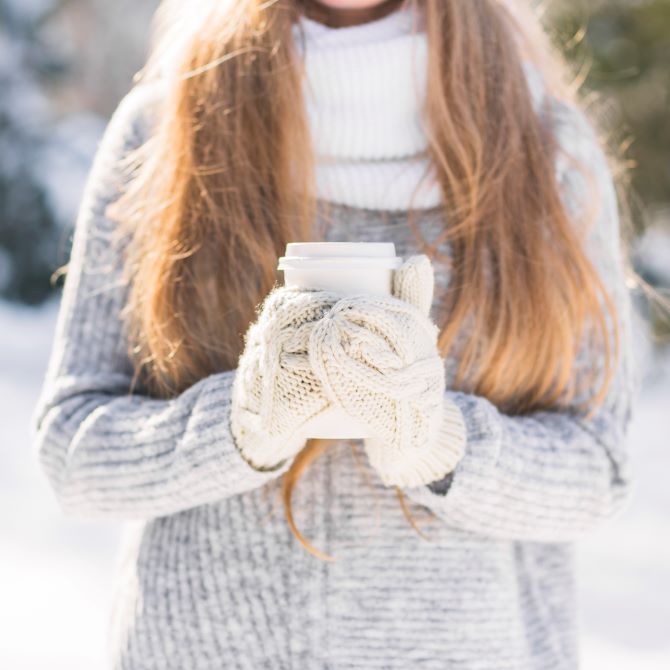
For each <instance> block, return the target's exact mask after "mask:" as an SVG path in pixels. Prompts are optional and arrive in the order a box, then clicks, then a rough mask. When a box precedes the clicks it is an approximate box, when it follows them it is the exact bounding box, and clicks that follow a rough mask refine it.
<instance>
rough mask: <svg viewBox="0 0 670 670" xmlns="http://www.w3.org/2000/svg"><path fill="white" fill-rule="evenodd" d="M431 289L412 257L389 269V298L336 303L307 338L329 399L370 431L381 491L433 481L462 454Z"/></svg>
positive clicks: (425, 270)
mask: <svg viewBox="0 0 670 670" xmlns="http://www.w3.org/2000/svg"><path fill="white" fill-rule="evenodd" d="M433 290H434V276H433V266H432V264H431V262H430V259H429V258H428V256H426V255H425V254H420V255H416V256H412V257H410V258H408V259H407V260H406V261H405V263H404V264H403V265H402V266H401V267H400V268H399V269H398V270H396V271H395V273H394V279H393V295H392V296H380V295H371V294H359V295H352V296H348V297H345V298H342V299H341V300H339V301H338V302H337V303H335V304H334V305H333V307H332V309H330V310H329V311H328V312H327V313H326V314H325V315H324V317H323V318H322V319H321V320H320V321H319V322H318V323H317V324H316V325H315V326H314V328H313V329H312V331H311V335H310V341H309V356H310V360H311V363H312V369H313V370H314V371H315V373H316V375H317V377H318V378H319V379H320V380H321V382H322V384H323V388H324V391H325V393H326V394H327V396H328V397H329V398H330V399H331V400H332V401H333V402H335V403H337V404H339V405H340V406H341V407H342V408H343V409H344V410H345V411H346V412H347V413H348V414H350V415H351V416H354V417H356V418H357V419H359V420H361V421H363V422H365V423H366V424H367V425H369V426H370V429H371V432H372V433H373V437H369V438H367V439H366V440H365V449H366V453H367V456H368V459H369V461H370V464H371V465H372V466H373V467H374V468H375V469H376V470H377V472H378V473H379V475H380V477H381V479H382V481H383V482H384V484H386V485H387V486H392V485H395V486H418V485H421V484H427V483H430V482H432V481H435V480H437V479H440V478H442V477H444V476H445V475H446V474H448V473H449V472H450V471H451V470H453V468H454V467H455V466H456V464H457V463H458V461H459V460H460V458H461V457H462V455H463V447H464V443H465V428H464V423H463V418H462V415H461V414H460V410H459V409H458V408H457V407H456V406H455V405H453V403H451V402H450V401H449V400H448V399H447V396H446V395H445V383H446V380H445V368H444V360H443V359H442V357H441V356H440V353H439V350H438V347H437V337H438V335H439V329H438V327H437V326H436V325H435V324H434V323H433V321H432V320H431V319H430V317H429V312H430V307H431V303H432V299H433Z"/></svg>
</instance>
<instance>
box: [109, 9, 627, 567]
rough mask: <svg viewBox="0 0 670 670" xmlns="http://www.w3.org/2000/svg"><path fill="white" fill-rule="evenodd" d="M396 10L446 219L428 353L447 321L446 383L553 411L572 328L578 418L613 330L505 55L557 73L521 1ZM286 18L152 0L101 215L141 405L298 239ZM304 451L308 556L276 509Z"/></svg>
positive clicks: (211, 341)
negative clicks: (138, 117)
mask: <svg viewBox="0 0 670 670" xmlns="http://www.w3.org/2000/svg"><path fill="white" fill-rule="evenodd" d="M301 1H304V0H301ZM409 1H410V2H413V3H416V4H417V5H418V8H419V9H420V10H421V11H422V12H423V17H424V19H425V29H426V32H427V39H428V47H429V57H428V80H429V85H428V87H427V90H428V93H427V97H426V100H425V108H424V121H425V128H426V133H427V136H428V140H429V155H430V158H431V159H432V160H431V163H432V166H433V169H434V176H435V178H436V179H437V180H438V181H439V184H440V186H441V190H442V194H443V199H444V205H445V208H446V210H445V211H446V216H445V228H444V232H443V235H442V240H436V241H434V243H433V244H432V245H429V244H427V243H426V244H425V245H424V251H425V252H426V253H428V254H429V255H432V256H436V255H437V246H438V245H439V243H440V242H441V241H443V240H448V241H449V243H450V245H451V248H452V249H453V260H452V265H451V270H452V276H451V279H450V285H449V290H448V292H447V296H446V300H445V303H444V305H443V310H442V313H441V314H440V323H439V324H438V325H440V326H441V332H440V337H439V345H440V349H441V352H442V354H443V355H444V356H446V355H447V354H448V353H449V352H450V351H451V350H452V346H453V344H454V342H455V338H456V335H457V334H458V332H459V331H460V330H461V328H462V327H463V326H464V324H465V323H466V322H467V324H468V328H471V333H472V335H471V336H470V337H468V338H467V339H466V343H465V346H464V348H463V349H462V351H459V352H458V356H459V366H458V374H457V375H456V379H455V380H454V384H453V387H454V388H458V389H461V390H466V391H468V392H473V393H477V394H480V395H483V396H485V397H486V398H488V399H490V400H491V401H492V402H494V403H496V404H497V405H498V406H499V407H501V408H502V409H503V410H504V411H507V412H509V413H522V412H528V411H532V410H536V409H541V408H548V407H551V406H556V405H557V404H560V403H561V402H566V401H567V400H568V399H569V398H570V397H571V395H574V393H575V391H576V389H574V388H572V387H571V383H570V379H571V370H572V366H573V364H574V361H575V358H576V355H577V347H578V345H579V343H580V342H581V341H582V337H583V336H585V334H586V333H590V335H591V336H592V337H594V338H597V339H599V340H600V342H601V344H602V346H603V348H604V351H605V359H606V365H605V369H604V374H603V375H602V377H601V379H600V383H599V386H597V387H593V386H591V388H597V392H596V393H594V394H593V395H592V397H591V398H590V399H589V407H590V408H591V410H593V408H594V407H595V406H597V405H598V403H599V402H601V401H602V399H603V397H604V394H605V392H606V389H607V387H608V384H609V383H610V381H611V376H612V373H613V365H612V363H613V360H614V358H615V356H616V353H617V349H618V334H617V329H616V325H617V318H616V314H615V312H614V308H613V304H612V301H611V299H610V297H609V295H608V291H607V290H606V287H604V286H603V285H602V283H601V280H600V278H599V275H598V273H597V272H596V270H595V269H594V267H592V265H591V263H590V262H589V260H588V258H587V254H586V252H585V250H584V247H583V239H584V233H585V230H586V228H587V221H586V219H585V220H584V221H583V222H579V223H580V225H576V223H577V222H575V221H574V220H573V219H572V218H571V217H570V216H569V213H568V211H567V209H566V207H565V203H564V202H563V200H562V197H561V193H560V191H559V184H558V182H557V178H556V174H555V165H556V163H555V160H556V152H557V151H558V150H559V147H558V146H557V140H556V137H555V135H554V132H553V129H552V125H551V123H547V122H546V120H545V121H543V120H542V118H541V116H540V115H538V113H537V111H536V109H535V108H534V105H533V100H532V96H531V92H530V90H529V87H528V83H527V77H526V74H525V73H524V70H523V66H522V61H523V60H524V59H529V58H530V59H532V60H533V61H534V62H535V63H536V64H537V66H538V67H539V68H540V69H541V71H542V72H543V73H544V75H545V81H546V86H547V90H548V91H549V92H550V96H547V99H549V98H550V97H553V98H554V99H565V100H566V101H567V100H570V98H571V97H573V94H574V92H573V91H571V90H570V89H569V88H568V86H567V84H566V83H565V82H566V81H567V72H568V71H567V67H566V66H565V64H564V62H563V61H562V59H561V58H560V57H559V56H557V55H556V54H554V52H553V51H552V49H551V47H550V46H549V43H548V40H547V39H546V37H545V35H544V33H543V31H542V29H541V27H540V24H539V21H538V20H537V17H535V16H534V15H533V14H532V13H531V11H530V10H528V11H527V12H526V14H525V15H521V14H517V13H516V12H517V11H521V10H519V8H518V6H519V5H521V4H522V3H519V2H517V3H514V5H515V7H516V9H514V10H512V9H511V8H510V7H511V5H510V6H508V5H507V4H506V3H504V2H501V1H500V0H469V1H468V2H458V1H456V0H409ZM186 4H188V7H187V8H186V7H184V5H186ZM299 11H300V8H299V1H298V0H198V2H193V3H182V2H179V1H175V0H164V2H163V3H162V6H161V7H160V9H159V12H158V14H157V33H156V34H157V38H156V41H155V43H154V47H153V50H152V55H151V57H150V59H149V61H148V63H147V66H146V68H145V69H144V71H143V72H142V73H141V77H140V78H141V79H145V80H151V79H158V80H160V81H161V82H162V84H161V85H162V86H163V90H164V94H163V95H162V96H161V98H160V103H159V105H158V107H157V110H156V111H157V114H156V116H155V124H154V126H153V131H152V134H151V137H150V139H149V140H148V141H147V142H146V143H145V144H144V145H143V146H142V147H141V148H140V149H139V150H138V152H137V154H136V155H135V157H134V165H135V168H136V174H135V175H134V178H133V179H132V180H131V182H130V185H129V187H128V189H127V191H126V193H125V195H124V197H123V198H122V199H121V200H120V201H119V202H118V203H117V207H116V213H117V216H118V217H119V218H120V220H121V221H122V222H123V224H124V228H126V229H129V230H130V231H131V233H132V242H131V244H130V245H129V247H128V254H127V263H126V268H127V271H128V276H129V278H131V279H132V284H131V290H130V293H129V300H128V304H127V309H126V312H125V314H126V316H127V318H128V322H129V335H130V352H131V354H132V356H133V359H134V361H135V364H136V370H137V376H138V378H142V379H143V380H144V381H145V383H146V385H147V388H148V389H149V390H150V392H151V393H153V394H155V395H156V396H158V397H170V396H173V395H175V394H178V393H179V392H181V391H183V390H184V389H186V388H187V387H189V386H190V385H192V384H193V383H195V382H196V381H198V380H199V379H202V378H203V377H205V376H207V375H209V374H212V373H215V372H219V371H223V370H229V369H233V368H234V367H235V366H236V364H237V359H238V357H239V355H240V353H241V351H242V346H243V334H244V332H245V331H246V329H247V327H248V325H249V323H250V322H251V320H252V319H253V318H254V314H255V307H256V306H257V305H258V303H259V302H260V301H261V300H262V298H263V297H264V296H265V295H266V294H267V293H268V291H269V290H271V288H272V287H273V286H274V285H275V283H277V282H279V280H280V277H279V276H278V273H277V270H276V259H277V256H279V255H281V254H282V253H283V251H284V247H285V245H286V243H287V242H289V241H295V240H309V239H313V237H314V234H315V233H314V230H313V225H312V222H313V220H314V216H315V211H316V209H315V206H316V204H315V198H314V176H313V164H312V161H313V154H312V146H311V140H310V136H309V133H308V130H307V123H306V119H305V116H304V112H303V105H302V104H301V102H302V79H301V78H302V75H303V70H302V68H301V60H300V58H299V57H298V56H297V51H296V49H295V44H294V41H293V38H292V32H291V26H292V25H293V22H294V21H295V20H296V18H297V16H298V13H299ZM548 118H550V116H549V117H548ZM595 200H596V199H595V198H594V201H595ZM591 215H593V212H591ZM591 220H592V219H591ZM447 222H448V224H447ZM410 225H412V224H410ZM539 259H541V262H539ZM472 305H476V306H477V307H476V309H472ZM608 320H611V322H612V324H613V325H614V337H613V341H610V336H609V333H610V330H609V327H608ZM323 450H324V445H323V443H320V442H318V441H310V442H309V443H308V445H307V446H306V448H305V449H304V450H303V452H302V453H301V454H300V455H299V457H298V458H296V459H295V461H294V463H293V465H292V467H291V469H290V470H289V471H288V472H287V473H285V476H284V490H283V494H284V501H285V505H286V512H287V516H288V519H289V523H291V527H292V529H293V531H294V533H295V534H296V535H297V537H298V539H299V540H300V541H301V542H302V543H303V545H304V546H306V547H307V548H308V549H309V550H310V551H312V553H315V554H316V555H319V556H321V557H322V558H323V557H324V555H323V554H321V553H320V552H318V551H317V550H315V549H313V548H312V547H311V546H308V545H307V543H306V542H305V540H304V538H303V537H302V535H301V534H300V533H299V531H297V529H296V528H295V526H294V525H293V523H292V515H291V509H290V500H291V491H292V487H293V484H294V483H295V481H296V480H297V479H298V477H299V476H300V474H301V473H302V472H303V471H304V469H305V467H306V466H307V465H308V464H309V462H311V461H312V460H313V458H315V457H316V456H318V454H320V453H321V452H322V451H323ZM397 492H398V494H399V495H400V500H401V503H402V502H403V499H402V494H401V492H400V491H399V489H397ZM403 509H405V508H404V507H403ZM415 527H416V526H415ZM328 558H329V557H328Z"/></svg>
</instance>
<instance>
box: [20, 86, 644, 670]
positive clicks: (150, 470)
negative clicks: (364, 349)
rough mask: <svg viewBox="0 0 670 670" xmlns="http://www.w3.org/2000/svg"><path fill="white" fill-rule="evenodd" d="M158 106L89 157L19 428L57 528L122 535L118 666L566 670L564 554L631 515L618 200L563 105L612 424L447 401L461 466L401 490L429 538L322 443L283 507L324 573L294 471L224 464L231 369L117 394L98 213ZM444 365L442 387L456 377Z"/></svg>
mask: <svg viewBox="0 0 670 670" xmlns="http://www.w3.org/2000/svg"><path fill="white" fill-rule="evenodd" d="M150 101H151V93H150V92H149V89H148V88H146V87H143V86H140V87H138V88H136V89H135V90H134V91H132V92H131V93H130V94H129V95H128V96H127V97H126V98H125V99H124V101H123V102H122V104H121V105H120V107H119V108H118V110H117V112H116V113H115V115H114V117H113V119H112V121H111V122H110V124H109V126H108V129H107V132H106V134H105V137H104V140H103V142H102V145H101V146H100V148H99V151H98V155H97V158H96V160H95V164H94V167H93V170H92V172H91V175H90V178H89V181H88V186H87V189H86V193H85V197H84V200H83V203H82V207H81V213H80V216H79V218H78V221H77V225H76V229H75V233H74V238H73V248H72V256H71V262H70V266H69V272H68V274H67V278H66V281H65V285H64V289H63V296H62V305H61V308H60V313H59V318H58V322H57V328H56V334H55V340H54V344H53V350H52V353H51V358H50V363H49V368H48V372H47V376H46V379H45V382H44V386H43V389H42V393H41V396H40V399H39V402H38V405H37V407H36V408H35V411H34V419H33V425H34V431H35V449H36V450H37V453H38V455H39V461H40V463H41V466H42V468H43V471H44V472H45V473H46V476H47V477H48V478H49V480H50V482H51V485H52V486H53V489H54V491H55V493H56V495H57V497H58V500H59V502H60V504H61V506H62V509H63V510H64V512H65V513H67V514H71V515H77V516H81V517H95V518H107V519H128V520H130V519H132V520H135V521H136V522H135V523H133V524H129V525H128V534H127V536H126V542H125V543H124V547H123V561H122V568H121V570H120V574H119V575H118V583H117V589H116V599H115V605H114V612H113V616H112V620H111V626H110V638H109V643H110V649H109V657H110V667H112V668H114V669H115V670H119V669H124V670H171V669H174V670H177V669H178V670H215V669H216V670H219V669H221V668H231V669H232V668H245V669H258V668H273V669H274V668H277V669H288V668H295V669H296V670H298V669H299V670H303V669H312V668H313V669H317V668H328V669H331V670H345V669H347V670H348V669H354V668H358V669H361V670H363V669H365V670H372V669H375V668H377V669H382V668H384V669H391V668H396V669H399V670H400V669H402V670H409V669H414V668H425V669H428V668H434V669H438V668H439V669H440V670H442V669H444V668H463V669H468V670H475V669H477V670H485V669H489V670H505V669H509V670H524V669H527V668H528V669H530V668H533V669H537V670H550V669H552V668H561V669H573V668H576V667H577V665H578V635H577V629H576V610H575V584H574V573H573V541H575V540H577V539H579V538H581V537H583V536H585V535H587V534H588V533H590V532H591V531H592V530H593V529H594V528H596V527H597V526H598V525H599V524H601V523H603V522H604V521H605V520H606V519H608V518H610V517H612V515H614V514H615V513H616V512H618V511H619V510H620V509H621V508H622V506H623V503H624V501H625V500H626V499H627V497H628V493H629V490H630V486H631V483H630V471H629V470H630V465H629V459H628V456H627V454H626V431H627V426H628V424H629V421H630V416H631V407H632V399H633V397H634V396H635V388H636V385H637V384H636V378H637V376H636V375H635V374H634V370H633V368H632V366H631V363H632V357H631V351H630V321H629V319H630V303H629V294H628V291H627V288H626V285H625V283H624V276H623V268H622V262H621V256H620V253H619V246H618V226H619V219H618V213H617V204H616V197H615V192H614V189H613V186H612V180H611V175H610V172H609V170H608V167H607V164H606V162H605V159H604V155H603V153H602V150H601V149H600V147H599V145H598V142H597V141H596V140H595V138H594V136H593V133H592V131H591V128H590V126H589V125H588V123H586V121H585V120H584V117H583V116H582V115H581V114H580V113H578V112H576V111H574V110H572V109H570V108H568V107H564V106H559V107H557V108H556V119H557V126H556V132H557V133H558V134H559V136H560V138H561V142H562V144H563V146H564V147H565V148H566V150H568V151H570V152H571V153H572V154H577V155H579V156H581V157H582V158H586V160H587V161H588V162H589V164H590V165H591V166H592V167H595V168H596V170H597V175H598V183H599V186H600V187H601V188H602V189H604V190H603V192H602V197H601V199H600V204H601V205H602V207H601V213H600V216H599V218H598V221H597V223H596V225H595V227H594V228H593V230H592V233H591V234H590V237H589V239H588V249H589V253H590V255H591V258H593V261H594V263H595V264H596V267H597V268H598V269H599V271H600V272H601V273H602V276H603V277H604V280H605V282H606V285H607V286H608V287H609V289H610V290H611V292H612V295H613V297H614V299H615V301H616V304H617V305H618V307H619V309H620V310H621V312H620V313H621V319H622V322H623V326H624V340H623V347H622V356H621V359H620V361H619V365H618V368H617V374H616V377H615V379H614V383H613V385H612V386H611V389H610V391H609V394H608V397H607V400H606V402H605V404H604V406H603V407H602V409H601V410H600V411H599V412H598V414H597V415H596V416H595V417H594V418H593V419H591V420H589V421H588V422H587V421H585V420H583V419H582V418H580V416H579V415H578V414H577V412H575V411H560V412H559V411H541V412H536V413H533V414H531V415H527V416H507V415H505V414H503V413H501V412H500V411H499V410H498V409H497V408H496V406H494V405H493V404H492V403H491V402H489V401H488V400H486V399H485V398H483V397H479V396H476V395H470V394H467V393H462V392H456V391H452V390H450V389H449V387H448V386H447V389H446V390H445V392H446V393H449V394H451V396H452V398H453V400H454V401H455V402H456V403H457V404H458V406H459V407H460V409H461V410H462V412H463V415H464V417H465V421H466V426H467V440H468V442H467V447H466V454H465V457H464V458H463V460H462V461H461V462H460V464H459V465H458V467H457V468H456V470H455V471H454V473H453V474H452V475H450V476H447V477H445V479H444V480H440V481H438V482H436V483H434V484H431V485H428V486H421V487H416V488H407V489H405V493H406V494H407V496H408V497H409V500H410V503H411V509H410V511H411V513H412V515H413V516H415V517H417V518H418V522H419V523H420V524H421V525H420V528H422V529H423V532H424V533H425V534H426V535H427V536H428V537H429V539H428V540H427V539H424V538H423V537H421V536H419V535H418V534H417V533H416V532H415V530H414V529H412V528H411V527H410V526H409V524H408V523H407V521H406V519H405V518H404V516H403V514H402V512H401V509H400V507H399V504H398V499H397V497H396V494H395V492H394V490H393V489H390V488H385V487H384V486H383V485H382V484H381V483H380V481H379V479H378V477H377V476H376V474H375V471H374V470H372V469H371V468H370V467H369V466H368V465H367V462H366V460H365V455H364V451H363V450H362V443H361V442H360V441H351V442H345V441H343V442H341V443H338V444H336V445H335V446H334V447H333V448H332V449H331V450H329V451H328V452H326V454H325V455H324V456H323V457H322V458H321V459H319V460H317V461H316V462H315V463H314V464H313V466H312V467H311V468H310V469H308V471H307V473H306V474H305V476H304V477H303V479H302V480H301V481H300V482H299V483H298V485H297V488H296V491H295V495H294V510H295V517H296V523H297V525H298V527H299V528H300V529H301V530H302V531H303V532H304V534H305V535H306V537H307V538H309V539H310V541H311V542H312V543H313V544H314V545H315V546H316V547H317V548H319V549H321V550H323V551H325V552H327V553H329V554H334V555H336V556H338V557H340V558H341V560H340V561H337V562H323V561H320V560H318V559H317V558H315V557H314V556H312V555H311V554H309V553H308V552H306V551H305V550H304V549H303V548H302V547H301V545H300V544H299V543H298V541H297V540H296V539H295V537H294V536H293V535H292V533H291V532H290V530H289V527H288V525H287V523H286V520H285V517H284V513H283V509H282V506H281V501H280V498H279V496H278V492H279V483H280V480H281V476H282V474H283V473H284V472H285V470H286V469H287V468H288V465H289V464H290V462H288V463H286V464H285V465H283V466H282V467H281V468H279V469H278V470H275V471H271V472H258V471H256V470H253V469H252V468H251V467H250V466H249V465H248V464H247V463H246V462H245V461H244V460H243V459H242V458H241V456H240V453H239V452H238V450H237V449H236V448H235V445H234V443H233V440H232V437H231V433H230V427H229V413H230V398H231V386H232V382H233V378H234V375H235V370H229V371H225V372H221V373H218V374H213V375H211V376H209V377H207V378H205V379H202V380H201V381H199V382H198V383H196V384H194V385H193V386H192V387H191V388H189V389H188V390H186V391H185V392H183V393H182V394H181V395H179V396H178V397H176V398H174V399H170V400H159V399H154V398H150V397H148V396H145V395H142V394H137V393H136V394H130V393H129V392H128V390H129V386H130V381H131V377H132V372H133V371H132V367H131V364H130V361H129V359H128V358H127V355H126V340H125V334H124V332H123V329H122V325H121V321H120V319H119V310H120V309H121V307H122V306H123V304H124V301H125V298H126V291H127V287H125V286H123V284H122V283H121V281H120V275H119V272H120V268H121V260H122V259H121V258H120V257H119V255H118V253H119V252H118V251H115V250H114V248H113V247H112V245H111V243H110V238H111V234H112V232H113V228H114V224H113V223H112V221H110V220H109V219H108V218H106V216H105V207H106V205H107V204H108V203H110V202H111V201H113V200H114V199H115V198H116V197H117V196H118V194H119V192H120V190H121V188H122V180H121V172H120V160H121V159H122V157H123V156H124V155H125V154H126V153H127V151H128V150H130V149H132V148H134V147H136V146H138V145H139V144H140V143H141V142H142V141H143V140H144V139H145V138H146V136H147V133H148V127H149V123H148V114H147V113H146V111H147V109H149V107H150ZM557 169H558V170H559V175H560V178H561V183H562V185H563V187H564V193H565V196H566V198H567V199H568V200H567V201H568V202H569V203H571V206H574V205H575V204H576V203H578V202H579V195H580V193H582V194H583V192H584V191H583V189H584V187H585V182H584V181H583V178H582V177H581V176H580V175H579V174H578V173H577V172H574V171H572V168H570V167H569V164H568V162H567V161H563V162H559V164H558V167H557ZM419 222H420V225H421V226H422V227H423V228H422V229H423V232H424V235H426V236H427V237H428V238H429V239H430V238H431V237H435V235H436V234H437V232H438V231H439V230H440V229H441V228H442V227H443V226H444V214H443V212H442V211H440V209H439V208H435V209H431V210H422V215H421V217H420V219H419ZM326 236H327V239H330V240H349V239H352V240H368V241H382V240H383V241H393V242H395V244H396V245H397V249H398V251H399V253H400V254H401V255H403V256H407V255H408V254H410V253H413V252H417V251H418V248H417V246H416V242H415V241H414V238H413V236H412V234H411V232H410V230H409V227H408V226H407V220H406V216H405V214H404V213H402V212H388V211H387V212H386V213H384V212H381V211H378V210H371V209H356V208H352V207H349V206H345V205H339V206H337V207H336V208H335V209H334V216H333V217H332V219H331V220H330V222H329V223H328V225H327V226H326ZM436 279H437V290H436V295H435V305H436V307H437V303H438V301H439V300H440V298H441V297H443V295H444V291H445V290H446V288H447V286H448V282H449V276H448V269H447V267H446V265H444V264H442V265H440V264H438V265H437V266H436ZM598 353H599V352H596V351H589V350H588V349H587V348H586V346H585V347H584V348H583V351H582V354H581V355H580V357H579V359H578V361H577V363H576V365H575V375H580V374H585V373H587V372H588V371H589V369H591V368H592V367H593V366H595V365H598V361H599V356H598ZM445 365H446V367H447V370H448V371H449V373H452V372H453V370H454V361H453V360H451V359H447V360H446V361H445ZM450 378H451V377H449V375H448V377H447V379H448V380H449V379H450ZM426 508H427V509H428V510H431V511H432V512H433V513H434V514H435V515H436V520H434V519H433V520H431V518H430V515H429V514H427V513H426Z"/></svg>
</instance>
